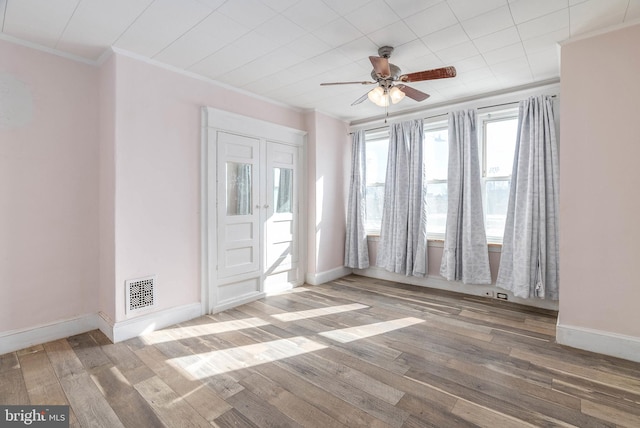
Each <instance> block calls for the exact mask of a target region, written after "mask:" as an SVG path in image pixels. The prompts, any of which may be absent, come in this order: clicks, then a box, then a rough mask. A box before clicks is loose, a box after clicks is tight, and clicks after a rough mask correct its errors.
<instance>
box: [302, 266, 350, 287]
mask: <svg viewBox="0 0 640 428" xmlns="http://www.w3.org/2000/svg"><path fill="white" fill-rule="evenodd" d="M352 272H353V270H352V269H350V268H347V267H344V266H340V267H337V268H335V269H331V270H327V271H324V272H318V273H307V274H306V275H305V277H304V279H305V282H306V283H307V284H311V285H320V284H324V283H325V282H329V281H333V280H335V279H338V278H342V277H343V276H347V275H350V274H351V273H352Z"/></svg>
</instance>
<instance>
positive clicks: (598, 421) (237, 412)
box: [0, 276, 640, 428]
mask: <svg viewBox="0 0 640 428" xmlns="http://www.w3.org/2000/svg"><path fill="white" fill-rule="evenodd" d="M555 324H556V314H555V313H553V312H550V311H544V310H537V309H532V308H527V307H523V306H518V305H514V304H510V303H504V302H498V301H495V300H485V299H483V298H476V297H469V296H463V295H458V294H454V293H448V292H441V291H434V290H428V289H424V288H419V287H413V286H409V285H402V284H395V283H391V282H386V281H379V280H373V279H369V278H363V277H358V276H350V277H347V278H343V279H340V280H337V281H333V282H330V283H328V284H324V285H320V286H306V287H300V288H297V289H295V290H294V291H293V292H289V293H286V294H280V295H276V296H271V297H268V298H265V299H262V300H260V301H257V302H253V303H250V304H247V305H243V306H240V307H238V308H236V309H233V310H229V311H225V312H222V313H219V314H216V315H212V316H204V317H200V318H198V319H195V320H192V321H190V322H187V323H183V324H180V325H176V326H174V327H171V328H167V329H164V330H160V331H157V332H154V333H152V334H149V335H147V336H144V337H141V338H136V339H131V340H128V341H126V342H121V343H118V344H111V343H110V342H109V341H108V339H107V338H106V337H105V336H104V335H103V334H102V333H101V332H99V331H92V332H89V333H85V334H81V335H78V336H74V337H70V338H68V339H63V340H58V341H55V342H50V343H46V344H44V345H41V346H35V347H32V348H29V349H24V350H21V351H18V352H14V353H10V354H6V355H2V356H0V403H2V404H51V405H53V404H70V405H71V426H76V427H77V426H80V427H91V428H93V427H109V428H112V427H120V426H126V427H136V428H137V427H162V426H167V427H187V426H196V427H200V426H202V427H205V426H216V427H256V426H257V427H300V426H305V427H322V428H326V427H357V426H363V427H388V426H391V427H453V426H464V427H469V426H483V427H527V426H529V427H542V426H544V427H546V426H578V427H603V426H605V427H615V426H626V427H640V364H637V363H632V362H629V361H625V360H619V359H615V358H609V357H605V356H602V355H598V354H591V353H588V352H583V351H579V350H575V349H570V348H566V347H562V346H560V345H557V344H555V341H554V338H555Z"/></svg>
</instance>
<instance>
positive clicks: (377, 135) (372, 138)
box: [364, 128, 390, 236]
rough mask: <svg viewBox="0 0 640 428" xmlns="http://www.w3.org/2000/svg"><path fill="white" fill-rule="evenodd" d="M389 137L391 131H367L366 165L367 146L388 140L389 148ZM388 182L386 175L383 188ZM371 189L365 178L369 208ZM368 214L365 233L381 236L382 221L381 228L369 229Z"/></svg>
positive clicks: (365, 141) (365, 221) (365, 140)
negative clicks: (369, 191)
mask: <svg viewBox="0 0 640 428" xmlns="http://www.w3.org/2000/svg"><path fill="white" fill-rule="evenodd" d="M389 137H390V132H389V129H388V128H387V129H384V130H375V131H365V137H364V144H365V163H366V158H367V146H368V144H369V143H372V142H378V141H381V140H387V147H388V144H389ZM387 156H388V150H387ZM375 184H380V183H375ZM386 185H387V182H386V175H385V181H384V182H383V183H382V186H383V187H384V186H386ZM368 187H369V185H368V183H367V177H366V176H365V185H364V188H365V195H364V198H365V206H367V205H368V204H367V203H366V201H367V188H368ZM366 214H367V213H366V212H365V219H364V224H365V232H366V234H367V236H379V235H380V230H381V229H382V221H381V224H380V226H379V227H378V228H377V229H372V228H370V227H368V223H369V222H368V221H367V217H366Z"/></svg>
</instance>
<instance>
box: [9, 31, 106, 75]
mask: <svg viewBox="0 0 640 428" xmlns="http://www.w3.org/2000/svg"><path fill="white" fill-rule="evenodd" d="M0 40H4V41H5V42H10V43H14V44H16V45H20V46H25V47H27V48H31V49H35V50H37V51H40V52H45V53H48V54H51V55H55V56H59V57H61V58H65V59H69V60H71V61H75V62H80V63H82V64H87V65H92V66H94V67H97V66H98V65H99V64H98V62H97V61H93V60H90V59H87V58H83V57H81V56H78V55H74V54H70V53H67V52H62V51H59V50H57V49H54V48H50V47H47V46H42V45H39V44H37V43H33V42H29V41H26V40H22V39H18V38H17V37H13V36H9V35H8V34H5V33H0Z"/></svg>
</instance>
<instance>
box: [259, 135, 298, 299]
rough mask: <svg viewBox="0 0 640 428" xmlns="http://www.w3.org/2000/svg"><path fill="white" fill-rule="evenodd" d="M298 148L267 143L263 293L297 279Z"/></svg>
mask: <svg viewBox="0 0 640 428" xmlns="http://www.w3.org/2000/svg"><path fill="white" fill-rule="evenodd" d="M298 150H299V149H298V147H295V146H291V145H287V144H280V143H277V142H271V141H269V142H267V167H266V188H267V201H268V202H267V205H268V208H267V210H266V215H267V218H266V221H265V228H264V231H265V265H264V274H265V291H267V292H269V291H279V290H280V289H284V288H286V287H290V286H291V285H292V284H294V283H296V282H297V280H298V277H299V272H298V261H299V248H298V246H299V239H298V238H299V220H298V219H299V203H300V201H299V199H300V198H299V182H300V180H299V176H298V175H299V170H298Z"/></svg>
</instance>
